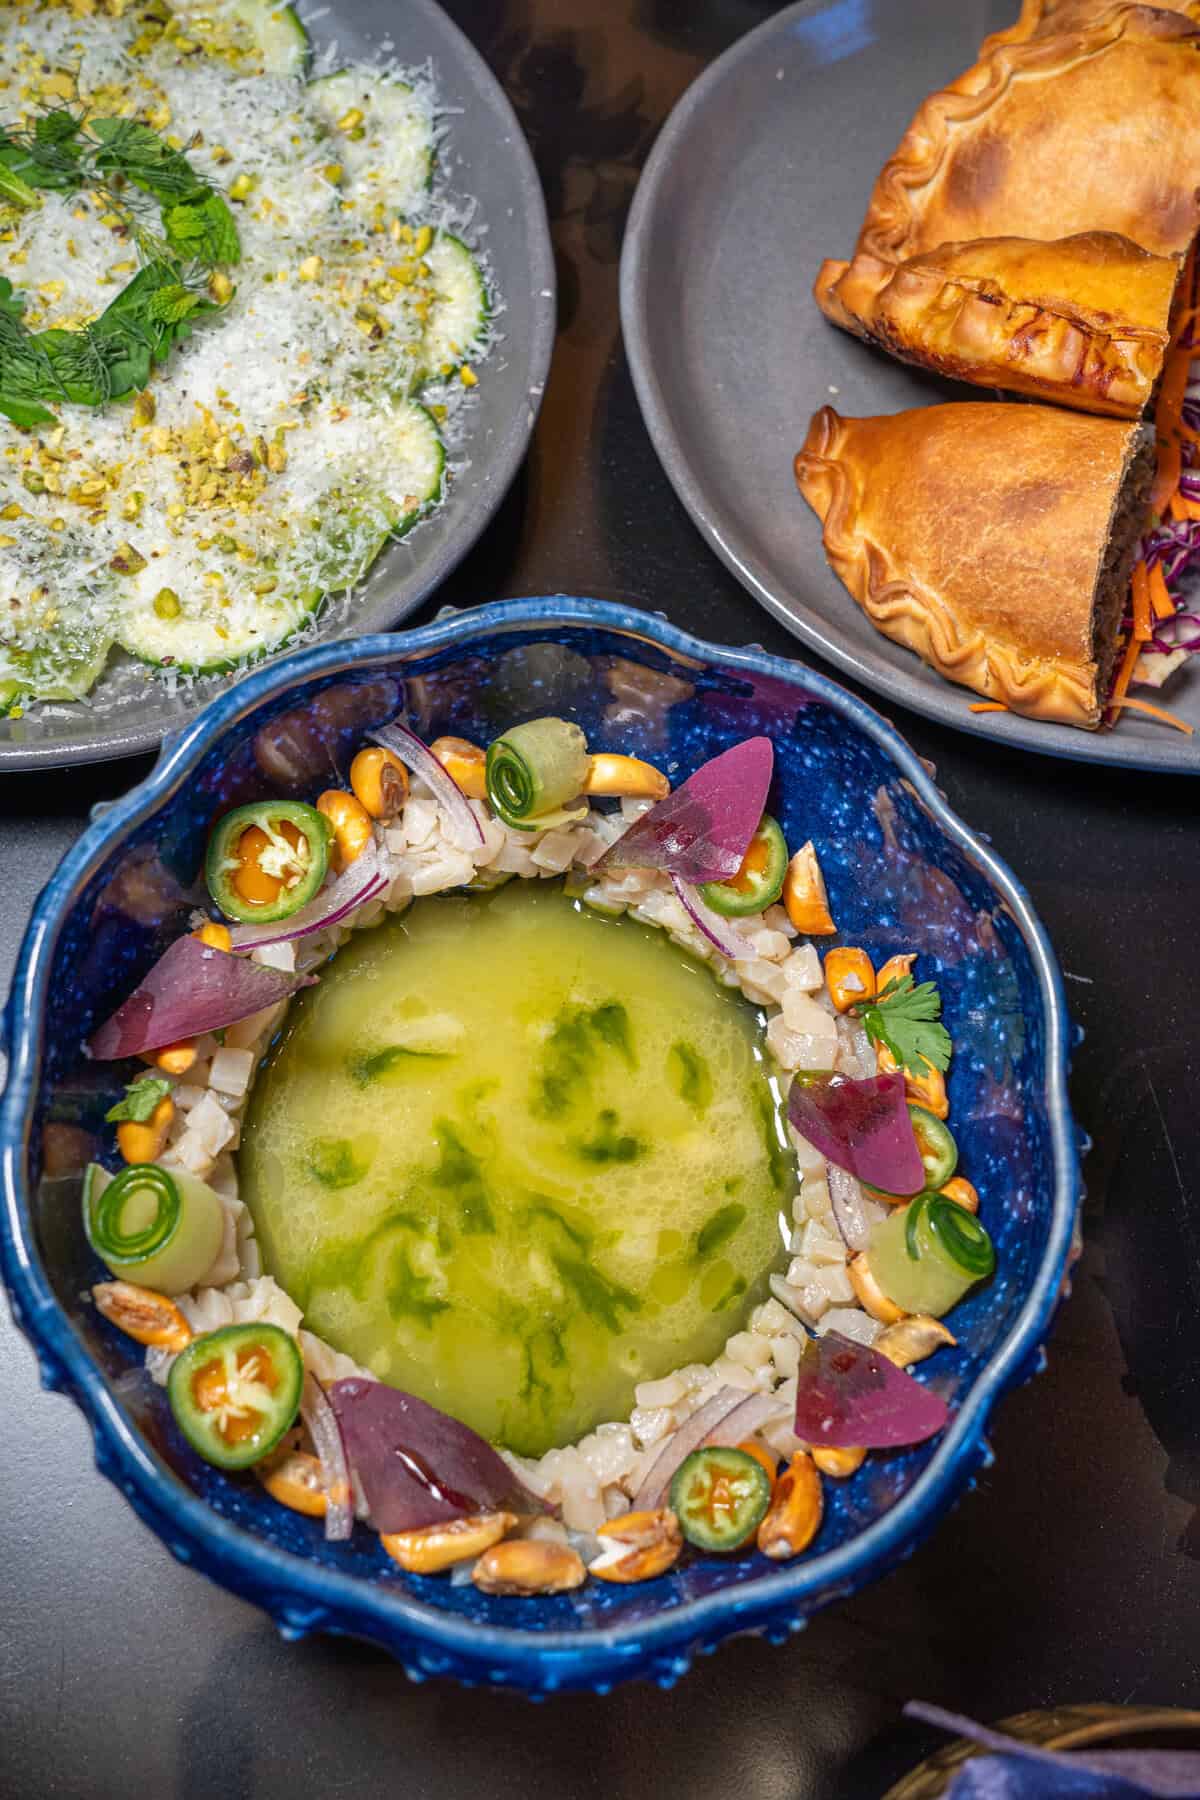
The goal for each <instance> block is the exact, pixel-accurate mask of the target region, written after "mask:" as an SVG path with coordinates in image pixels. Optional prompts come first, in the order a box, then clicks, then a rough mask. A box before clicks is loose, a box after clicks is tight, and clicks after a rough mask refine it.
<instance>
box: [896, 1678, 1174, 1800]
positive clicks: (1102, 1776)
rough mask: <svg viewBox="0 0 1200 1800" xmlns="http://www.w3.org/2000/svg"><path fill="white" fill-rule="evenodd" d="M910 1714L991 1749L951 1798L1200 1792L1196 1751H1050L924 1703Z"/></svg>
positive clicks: (950, 1791)
mask: <svg viewBox="0 0 1200 1800" xmlns="http://www.w3.org/2000/svg"><path fill="white" fill-rule="evenodd" d="M904 1715H905V1717H906V1718H909V1719H920V1720H921V1722H922V1724H925V1725H935V1726H937V1727H938V1729H939V1730H941V1731H946V1732H950V1733H952V1734H953V1735H954V1736H956V1737H962V1738H966V1739H967V1740H968V1741H969V1742H970V1743H973V1744H978V1745H979V1746H980V1747H981V1748H982V1749H983V1750H986V1751H988V1752H990V1753H991V1754H989V1755H986V1756H976V1757H971V1758H970V1760H969V1761H967V1762H965V1763H964V1764H963V1765H962V1767H961V1768H960V1770H959V1771H958V1773H957V1774H956V1776H955V1779H954V1781H953V1782H952V1784H951V1785H950V1787H949V1788H947V1790H946V1793H947V1796H948V1800H949V1797H950V1796H953V1800H1057V1797H1059V1796H1061V1797H1062V1800H1067V1796H1071V1797H1072V1800H1074V1796H1076V1795H1078V1796H1080V1800H1083V1796H1085V1795H1086V1796H1087V1797H1088V1800H1183V1797H1184V1796H1187V1795H1191V1796H1193V1797H1194V1796H1196V1795H1197V1794H1200V1755H1197V1754H1196V1753H1195V1752H1194V1751H1189V1750H1071V1751H1061V1750H1046V1749H1043V1748H1042V1747H1041V1746H1040V1745H1038V1744H1026V1743H1022V1742H1021V1741H1020V1740H1019V1739H1017V1738H1011V1737H1008V1736H1006V1735H1005V1734H1004V1733H1003V1732H1001V1731H993V1730H990V1729H989V1727H988V1726H986V1725H979V1724H977V1723H976V1722H975V1720H974V1719H969V1718H966V1717H965V1716H964V1715H963V1714H962V1713H953V1712H946V1711H945V1710H944V1708H942V1707H940V1706H927V1705H926V1704H925V1702H924V1701H922V1700H910V1701H909V1702H908V1705H907V1706H906V1707H905V1708H904Z"/></svg>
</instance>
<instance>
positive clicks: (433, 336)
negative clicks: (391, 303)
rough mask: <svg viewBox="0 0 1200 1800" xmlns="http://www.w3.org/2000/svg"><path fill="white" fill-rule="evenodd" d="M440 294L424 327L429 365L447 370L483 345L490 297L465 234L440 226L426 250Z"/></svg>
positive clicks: (437, 371)
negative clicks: (464, 236) (462, 237)
mask: <svg viewBox="0 0 1200 1800" xmlns="http://www.w3.org/2000/svg"><path fill="white" fill-rule="evenodd" d="M425 261H426V262H427V263H428V264H429V268H430V271H431V274H432V279H433V285H434V291H435V295H436V298H435V299H434V302H433V306H432V307H431V309H430V314H429V323H428V325H427V326H426V328H425V370H426V374H427V375H430V376H437V375H449V374H452V373H453V371H454V370H455V369H457V368H459V367H460V366H461V365H462V364H463V363H465V362H470V360H471V358H472V357H473V356H475V355H476V354H477V353H478V352H479V351H480V350H482V348H483V344H484V340H485V338H486V336H487V327H488V319H489V317H490V316H491V303H490V299H489V296H488V290H487V283H486V281H485V280H484V276H483V270H482V269H481V268H480V266H479V263H478V261H477V259H476V258H475V257H474V256H473V255H472V253H471V251H470V250H468V248H467V246H466V245H465V244H464V243H463V241H462V239H461V238H457V237H454V236H453V235H452V234H451V233H450V232H448V231H446V232H441V233H440V234H439V235H438V237H436V238H435V239H434V241H433V243H432V244H431V245H430V247H429V249H428V250H427V251H426V253H425Z"/></svg>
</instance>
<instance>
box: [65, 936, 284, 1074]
mask: <svg viewBox="0 0 1200 1800" xmlns="http://www.w3.org/2000/svg"><path fill="white" fill-rule="evenodd" d="M315 981H316V976H315V975H287V974H285V973H284V972H283V971H282V970H280V969H266V968H263V967H262V965H261V964H260V963H255V962H251V961H250V959H249V958H248V957H245V956H231V955H230V954H229V952H228V951H226V950H214V949H213V948H212V947H211V946H210V945H208V944H202V943H201V942H200V940H199V938H194V937H181V938H176V940H175V942H174V943H173V944H172V945H171V947H170V949H168V950H167V951H166V952H165V953H164V954H163V955H162V956H160V957H159V959H158V961H157V962H156V963H155V965H154V967H153V968H152V969H150V970H149V971H148V972H147V973H146V974H145V975H144V976H143V977H142V979H141V981H140V982H139V983H138V985H137V987H136V988H135V989H134V991H133V993H132V994H130V996H129V998H128V1000H126V1001H124V1002H123V1004H122V1005H120V1006H118V1008H117V1010H116V1012H115V1013H113V1015H112V1017H111V1018H110V1019H106V1020H105V1021H104V1024H103V1025H101V1026H100V1028H99V1030H98V1031H95V1032H93V1034H92V1036H91V1038H90V1039H89V1041H88V1045H87V1048H88V1053H89V1055H91V1056H93V1057H95V1058H96V1060H97V1061H98V1062H115V1061H117V1059H118V1058H120V1057H124V1056H140V1055H141V1053H142V1051H143V1050H161V1049H162V1047H163V1045H164V1044H176V1043H178V1042H179V1040H180V1039H181V1038H191V1037H199V1036H201V1034H202V1033H203V1032H206V1031H220V1030H221V1029H222V1028H223V1027H224V1026H226V1025H236V1024H237V1022H238V1020H239V1019H248V1018H250V1017H251V1015H252V1014H253V1013H257V1012H262V1011H264V1010H265V1008H266V1007H268V1006H275V1005H276V1004H277V1003H278V1002H279V1001H280V1000H286V999H288V997H289V996H290V995H292V994H294V993H295V992H296V991H297V989H299V988H302V987H311V986H312V985H313V983H314V982H315Z"/></svg>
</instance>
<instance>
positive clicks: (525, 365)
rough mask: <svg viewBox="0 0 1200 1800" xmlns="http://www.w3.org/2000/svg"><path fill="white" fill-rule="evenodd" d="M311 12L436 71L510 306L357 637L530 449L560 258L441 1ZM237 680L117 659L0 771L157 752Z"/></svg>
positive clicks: (488, 78) (334, 619) (26, 728)
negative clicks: (448, 478)
mask: <svg viewBox="0 0 1200 1800" xmlns="http://www.w3.org/2000/svg"><path fill="white" fill-rule="evenodd" d="M300 11H301V12H302V13H303V12H309V11H311V12H312V13H313V14H314V22H313V23H312V24H311V25H310V26H309V33H310V36H311V37H312V40H313V43H314V45H315V46H316V47H317V48H318V49H319V48H320V47H321V46H323V45H325V44H328V43H330V42H332V41H333V40H335V39H336V42H337V46H338V54H339V59H340V60H344V61H346V62H349V61H352V60H353V59H354V58H355V57H356V56H359V55H361V54H363V53H364V52H365V51H367V50H368V49H369V48H370V47H371V46H372V45H379V44H381V43H382V42H383V41H384V40H386V39H390V40H391V42H392V44H393V46H394V49H393V54H394V55H395V56H396V57H397V58H398V59H399V60H400V61H402V62H404V63H408V64H413V65H418V64H423V63H426V62H430V63H432V65H433V74H434V80H435V83H436V86H437V92H438V98H439V101H440V104H441V106H442V107H443V108H444V109H445V110H446V111H447V112H448V113H449V114H450V115H451V119H450V133H449V138H448V141H447V142H446V144H445V145H444V146H443V149H442V152H441V156H442V173H441V180H442V181H443V182H444V183H445V186H446V188H447V189H448V190H449V191H450V192H451V193H453V194H455V195H459V196H464V197H467V196H470V197H473V198H474V199H475V200H477V201H478V220H479V225H480V227H481V231H480V235H479V237H478V242H479V243H480V244H481V245H482V246H483V248H484V250H485V252H486V255H487V259H488V262H489V264H490V267H491V272H492V275H493V279H494V282H495V286H496V289H497V291H498V293H499V295H500V298H501V301H502V304H503V309H504V310H503V314H502V317H501V318H500V321H499V341H498V342H497V343H496V345H495V347H494V348H493V350H492V353H491V356H490V357H489V359H488V361H487V363H486V364H485V365H483V370H482V371H481V379H480V384H479V389H478V404H477V408H476V410H475V412H474V416H473V419H472V421H471V423H470V426H469V432H468V436H467V437H466V439H465V440H464V443H463V451H464V454H465V456H466V457H468V458H469V466H468V467H467V468H465V469H464V470H462V471H460V472H459V474H458V476H457V478H456V480H455V481H454V484H453V486H452V487H451V489H450V491H449V494H448V495H447V498H446V500H445V501H444V502H443V504H442V505H441V507H439V509H438V511H437V512H436V513H434V514H433V515H432V517H431V518H429V519H426V520H424V521H423V522H422V523H421V524H420V525H418V526H417V528H416V529H415V530H414V531H413V532H411V533H410V534H409V536H408V537H407V538H405V539H404V540H403V541H402V542H401V543H398V544H395V545H394V546H393V547H392V548H391V549H390V550H389V551H388V552H387V554H386V555H385V556H383V557H381V558H380V560H379V562H378V563H377V564H376V566H375V568H374V569H373V570H372V573H371V576H370V579H369V580H368V581H367V583H366V584H365V586H364V588H363V589H362V591H361V592H360V593H358V594H357V595H355V596H354V597H353V599H352V600H351V601H350V602H349V604H348V605H346V606H344V607H342V608H340V609H338V610H336V611H334V612H332V613H331V614H330V616H329V617H328V618H327V619H326V620H325V622H324V623H323V624H322V626H321V627H320V629H319V631H318V633H317V637H318V639H322V638H326V639H327V638H346V637H358V636H360V635H361V634H363V633H366V632H372V631H380V630H382V629H384V628H385V627H387V626H389V625H394V624H395V623H396V622H397V621H398V620H400V619H404V618H407V617H408V615H409V614H410V613H411V612H413V611H415V609H416V608H417V607H418V606H419V605H420V604H421V602H422V600H424V599H425V597H426V595H427V594H429V593H431V592H432V591H433V589H434V588H436V587H437V586H438V584H439V583H440V582H442V581H444V580H445V578H446V576H447V575H448V574H449V573H450V571H451V569H453V568H454V567H455V565H456V564H457V563H458V562H460V561H461V559H462V558H463V557H464V556H465V555H466V553H467V551H468V550H469V549H470V547H471V545H472V544H473V543H474V542H475V540H476V538H477V537H478V536H479V534H480V532H481V531H482V530H483V528H484V526H485V525H486V524H487V522H488V520H489V519H490V518H491V517H492V514H493V513H494V512H495V510H496V508H497V507H498V506H499V504H500V502H501V500H502V499H503V498H504V494H505V492H506V490H507V488H508V485H509V483H510V482H511V480H512V478H513V476H514V475H515V474H516V471H517V466H518V464H519V463H520V461H521V458H522V456H523V455H524V454H525V448H526V445H527V444H528V442H529V437H530V433H531V432H532V430H533V425H534V420H535V419H536V417H537V413H538V408H539V406H540V404H541V398H542V389H543V387H544V385H545V381H546V372H547V370H548V368H549V366H550V353H551V350H552V348H553V345H554V324H555V297H554V258H553V254H552V251H551V248H550V234H549V228H548V226H547V223H546V208H545V203H544V201H543V199H542V190H541V185H540V183H539V181H538V177H537V171H536V170H535V168H534V166H533V158H532V156H531V155H530V153H529V146H528V145H527V144H526V142H525V139H524V136H523V135H522V132H521V128H520V126H519V125H518V123H517V120H516V117H515V115H514V113H513V110H512V108H511V106H510V105H509V103H508V100H507V98H506V97H505V94H504V92H503V90H502V89H501V88H500V86H499V84H498V83H497V81H496V79H495V77H494V76H493V75H492V73H491V71H490V69H489V68H488V67H487V64H486V63H485V62H484V61H483V59H482V57H480V56H479V55H478V53H477V52H476V51H475V50H474V49H473V48H472V46H471V45H470V44H469V43H468V41H467V39H466V38H465V37H464V36H463V34H462V33H461V31H459V29H458V27H457V26H456V25H454V24H452V23H451V21H450V20H449V19H448V18H447V17H446V14H445V13H444V12H442V10H441V8H440V7H438V6H435V5H434V4H433V0H399V3H398V4H397V3H394V0H335V4H334V5H333V6H332V7H328V8H324V9H318V8H317V7H315V6H312V7H310V6H306V5H302V6H301V7H300ZM231 679H233V678H232V677H230V676H213V677H210V678H209V679H208V680H205V681H199V682H196V683H194V684H193V685H192V686H191V687H190V688H187V689H181V690H180V691H179V692H178V693H177V694H175V695H174V696H171V695H170V694H168V692H167V690H166V689H165V688H164V687H163V686H162V685H161V684H160V681H159V679H158V678H157V677H155V676H153V675H150V674H149V673H148V672H147V671H146V670H145V669H143V668H142V667H141V666H140V665H138V664H136V663H134V662H132V661H131V660H130V659H128V658H121V657H118V656H114V657H113V659H112V661H111V662H110V664H109V668H108V670H107V671H106V672H105V674H104V676H103V677H102V678H101V680H100V682H99V683H98V684H97V686H96V687H95V689H94V690H93V692H92V693H91V694H90V695H89V696H88V698H87V700H86V701H78V702H74V703H73V704H71V705H69V706H43V707H36V708H33V709H32V710H31V711H30V712H29V714H28V715H27V716H26V717H25V718H23V719H20V720H17V721H10V720H0V769H22V768H37V767H44V766H46V765H49V764H53V763H76V762H95V761H99V760H102V759H104V758H108V757H115V756H128V755H131V754H132V753H133V752H134V751H138V750H148V749H151V748H152V747H153V746H154V745H155V744H157V743H158V742H159V740H160V739H161V738H163V737H165V736H166V735H167V734H168V732H171V731H174V730H176V729H177V728H178V727H179V726H181V725H183V724H185V723H186V722H187V721H188V720H189V719H190V718H192V717H193V716H194V715H195V714H196V713H197V712H198V711H199V710H200V708H201V706H202V705H203V704H204V703H205V702H206V701H207V700H211V699H212V697H213V695H214V694H216V693H217V692H219V690H220V689H221V688H222V687H227V686H228V685H229V682H230V680H231Z"/></svg>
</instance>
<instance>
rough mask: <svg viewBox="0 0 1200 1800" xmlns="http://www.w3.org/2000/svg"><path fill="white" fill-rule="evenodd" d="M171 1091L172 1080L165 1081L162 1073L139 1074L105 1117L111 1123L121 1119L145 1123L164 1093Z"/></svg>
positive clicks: (139, 1123) (140, 1123)
mask: <svg viewBox="0 0 1200 1800" xmlns="http://www.w3.org/2000/svg"><path fill="white" fill-rule="evenodd" d="M170 1091H171V1084H170V1082H169V1081H164V1080H163V1078H162V1076H161V1075H139V1076H138V1078H137V1080H136V1081H131V1082H130V1083H129V1086H128V1087H127V1088H126V1089H125V1098H124V1099H123V1100H118V1101H117V1104H116V1105H115V1106H110V1107H109V1109H108V1111H107V1112H106V1113H105V1115H104V1117H105V1119H106V1120H107V1121H108V1122H109V1123H110V1124H115V1123H116V1121H117V1120H119V1119H132V1120H133V1121H134V1122H135V1123H136V1124H138V1125H144V1124H145V1123H146V1120H147V1119H148V1118H149V1117H150V1115H151V1114H152V1113H153V1111H154V1109H155V1107H156V1106H157V1105H158V1103H159V1101H160V1100H161V1099H162V1098H163V1096H164V1094H169V1093H170Z"/></svg>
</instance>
